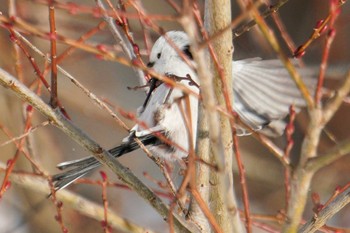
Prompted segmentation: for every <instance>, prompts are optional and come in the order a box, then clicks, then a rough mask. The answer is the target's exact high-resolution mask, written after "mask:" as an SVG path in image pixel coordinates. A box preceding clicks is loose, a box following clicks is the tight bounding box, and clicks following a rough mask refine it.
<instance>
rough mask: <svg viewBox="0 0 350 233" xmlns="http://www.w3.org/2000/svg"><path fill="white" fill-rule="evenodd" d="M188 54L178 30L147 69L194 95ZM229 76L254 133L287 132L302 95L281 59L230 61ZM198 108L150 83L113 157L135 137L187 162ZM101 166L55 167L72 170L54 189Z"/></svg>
mask: <svg viewBox="0 0 350 233" xmlns="http://www.w3.org/2000/svg"><path fill="white" fill-rule="evenodd" d="M169 41H171V43H169ZM175 47H177V49H175ZM179 51H182V53H183V55H180V54H179ZM191 52H195V51H191V50H190V45H189V40H188V37H187V35H186V34H185V33H184V32H181V31H170V32H168V33H166V35H165V37H164V36H162V37H160V38H159V39H158V40H157V41H156V42H155V44H154V46H153V48H152V51H151V54H150V58H149V63H148V66H149V67H150V68H152V69H153V70H154V71H155V72H156V73H158V74H160V75H165V76H168V77H170V78H173V79H174V80H175V81H176V82H178V83H181V84H182V85H184V86H186V87H187V88H188V89H189V90H191V91H192V92H194V93H197V94H198V93H199V89H200V83H199V80H198V77H197V74H196V71H195V64H194V62H193V60H192V54H191ZM184 56H187V60H189V62H188V63H186V62H185V61H184V59H183V58H184ZM300 71H301V72H302V75H303V76H306V77H305V78H306V82H307V83H308V86H312V85H313V83H314V81H313V80H312V79H311V78H310V73H309V72H308V71H307V70H300ZM232 74H233V83H234V85H233V93H234V96H233V104H232V106H233V110H234V111H235V112H237V114H238V115H239V117H240V119H241V120H242V121H243V122H244V123H245V124H246V125H248V126H249V127H250V128H251V129H253V130H262V133H265V134H268V135H280V134H282V133H283V130H284V127H285V123H284V121H283V119H284V117H285V116H286V115H287V114H288V111H289V106H290V105H292V104H293V105H294V106H295V107H296V109H297V110H298V109H299V108H300V107H302V106H304V105H305V101H304V99H303V98H302V97H301V95H300V91H299V90H298V88H297V87H296V85H295V83H294V82H293V81H292V79H291V78H290V77H289V74H288V72H287V70H286V69H285V68H284V66H283V64H282V63H281V62H280V61H279V60H261V59H260V58H253V59H246V60H240V61H233V62H232ZM185 96H186V98H185ZM186 109H189V111H188V110H187V111H186ZM197 109H198V97H197V96H195V95H193V94H189V95H185V94H184V92H183V91H182V90H181V89H179V88H176V87H171V86H170V85H167V84H165V83H163V82H161V81H159V80H157V79H155V78H152V79H151V81H150V87H149V91H148V95H147V98H146V100H145V102H144V104H143V106H142V107H141V110H140V112H139V116H138V123H137V124H136V125H135V126H134V127H133V128H132V129H131V131H130V134H129V136H128V137H126V138H125V139H124V140H123V143H122V144H121V145H120V146H118V147H115V148H113V149H111V150H110V151H109V152H110V153H111V154H112V155H114V157H120V156H122V155H123V154H125V153H128V152H130V151H133V150H136V149H138V148H139V146H138V144H137V143H136V142H135V141H134V139H135V138H138V139H140V140H141V141H142V142H143V144H144V145H146V146H147V147H148V148H149V150H150V151H151V152H152V153H154V155H156V156H159V157H162V158H164V159H167V160H170V159H179V158H183V157H186V156H187V153H188V152H187V151H188V150H189V142H190V140H189V131H188V126H191V127H192V133H193V135H194V136H193V137H192V138H191V140H192V142H193V145H195V143H196V137H195V135H196V131H197V124H196V123H197V111H198V110H197ZM184 113H185V114H184ZM186 113H190V114H187V115H189V116H187V115H186ZM237 132H238V135H240V136H241V135H246V134H249V130H247V129H245V128H244V127H241V126H237ZM159 135H162V136H161V137H159ZM164 138H165V139H166V140H164ZM100 165H101V164H100V163H99V162H98V161H97V160H96V159H95V158H94V157H88V158H83V159H80V160H74V161H68V162H63V163H61V164H58V166H57V167H58V168H59V169H61V170H63V169H67V168H69V169H70V170H68V171H66V172H63V173H61V174H57V175H54V176H53V180H54V181H55V186H56V188H57V189H62V188H64V187H66V186H67V185H69V184H71V183H72V182H73V181H75V180H76V179H78V178H79V177H82V176H83V175H85V174H86V173H88V172H90V171H91V170H92V169H94V168H96V167H98V166H100Z"/></svg>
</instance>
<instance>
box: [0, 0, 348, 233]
mask: <svg viewBox="0 0 350 233" xmlns="http://www.w3.org/2000/svg"><path fill="white" fill-rule="evenodd" d="M40 2H45V1H27V0H18V1H4V0H2V4H0V11H1V12H2V15H3V16H6V17H8V16H9V3H15V7H14V8H15V9H16V11H17V12H16V15H17V16H18V17H20V18H21V19H22V20H23V21H25V22H26V23H28V24H30V25H32V26H33V27H34V28H38V29H40V30H42V31H45V32H48V31H49V21H48V19H49V18H48V7H47V5H46V4H42V3H40ZM59 2H60V3H63V4H64V3H66V1H59ZM70 2H73V3H74V4H77V6H95V5H94V1H83V0H81V1H78V0H73V1H70ZM113 2H114V1H113ZM173 2H176V3H179V4H180V5H181V2H182V1H180V0H176V1H173ZM200 2H201V3H202V1H200ZM275 2H276V1H275ZM275 2H272V4H274V3H275ZM142 5H143V7H144V8H145V10H146V12H147V13H149V14H160V15H167V14H170V15H175V14H176V12H175V11H174V9H173V8H172V7H171V6H170V5H169V3H168V1H164V0H144V1H142ZM71 9H72V8H71ZM127 10H128V11H134V10H133V9H132V7H127ZM232 12H233V17H234V18H235V17H237V16H238V15H239V14H241V13H242V10H241V8H240V6H239V4H238V3H237V2H236V1H234V0H233V1H232ZM349 12H350V4H348V3H347V4H345V5H344V6H343V7H342V13H341V14H340V16H339V18H338V20H337V21H336V26H335V29H336V31H337V36H336V38H335V41H334V43H333V45H332V49H331V53H330V60H329V64H330V67H331V69H330V71H329V73H328V75H327V76H328V77H329V79H328V80H327V81H326V85H327V87H328V88H330V89H334V88H336V87H338V86H339V85H340V84H341V80H342V78H343V77H344V75H345V73H346V71H347V70H348V69H349V68H350V62H349V61H350V52H349V51H350V47H349V42H350V14H349ZM55 13H56V27H57V32H58V33H59V34H60V35H63V36H65V37H66V38H70V39H78V38H79V37H80V36H81V35H82V34H84V33H86V32H87V31H89V30H90V29H91V28H93V27H96V25H97V24H98V23H99V22H101V21H102V19H101V18H99V17H94V16H93V14H92V13H91V12H90V13H77V14H73V13H72V11H69V10H63V9H59V8H57V9H56V12H55ZM328 13H329V1H328V0H308V1H289V2H288V3H287V4H285V5H284V6H283V7H282V8H281V9H280V10H279V14H280V17H281V19H282V21H283V23H284V24H285V27H286V31H287V32H288V33H289V35H290V36H291V38H292V40H293V41H294V43H295V44H296V46H299V45H301V44H302V43H304V42H305V41H306V40H307V39H308V38H309V36H310V35H311V33H312V31H313V28H314V26H315V24H316V22H317V21H319V20H320V19H324V18H325V17H326V16H327V15H328ZM268 22H269V25H271V26H272V28H275V26H274V25H275V24H274V23H273V21H272V19H271V18H269V19H268ZM129 23H130V28H131V29H132V32H133V36H134V38H135V41H136V42H137V44H138V45H139V47H140V49H141V53H142V54H143V55H144V56H143V60H144V61H145V62H147V61H148V58H147V50H146V49H145V45H144V43H143V35H142V30H141V27H140V23H139V20H137V19H131V20H130V21H129ZM157 24H158V25H159V26H161V27H163V28H164V29H165V30H166V31H168V30H181V28H180V26H179V24H177V23H176V22H171V21H161V20H160V21H157ZM276 34H277V35H278V37H279V39H281V36H280V34H279V33H278V31H276ZM24 35H25V37H26V38H27V39H28V40H29V41H30V42H31V43H33V44H34V45H35V46H37V47H38V48H39V49H41V50H42V51H43V52H44V53H47V54H48V53H49V52H50V43H49V41H48V40H47V39H42V38H39V37H37V36H34V35H31V34H28V33H24ZM150 35H151V40H152V41H153V42H154V41H155V40H156V39H157V38H158V34H157V33H155V32H153V31H151V32H150ZM324 41H325V36H322V37H321V38H320V39H318V40H316V41H315V42H314V43H313V44H312V45H311V46H310V47H309V48H308V50H307V53H306V55H305V56H304V59H303V60H304V62H305V63H306V64H307V66H310V67H314V68H315V69H316V68H317V67H318V66H319V64H320V61H321V57H322V52H323V46H324ZM87 43H90V44H93V45H105V46H107V48H109V49H115V50H118V45H116V42H115V41H114V39H113V37H112V35H111V33H110V32H109V31H108V29H107V28H105V29H102V30H101V31H99V32H98V33H97V34H96V35H95V36H93V37H92V38H90V39H89V40H88V41H87ZM281 44H282V46H283V47H284V49H285V51H286V53H287V54H289V55H290V56H291V53H290V52H289V51H288V48H287V46H286V45H285V43H283V41H282V39H281ZM234 46H235V53H234V59H243V58H250V57H263V58H275V57H276V55H275V54H274V53H273V52H272V50H271V48H270V46H269V45H268V44H267V42H265V40H264V38H263V37H262V35H261V34H260V33H259V31H258V30H255V29H253V30H250V31H249V32H246V33H244V34H243V35H242V36H240V37H238V38H236V39H235V40H234ZM67 47H68V46H67V45H66V44H64V43H58V54H60V53H62V52H63V51H64V50H65V49H66V48H67ZM30 51H31V50H30ZM31 55H32V56H33V57H34V58H35V60H36V63H37V64H38V65H39V67H40V69H41V70H43V67H44V65H45V61H44V59H42V58H41V57H40V56H38V55H37V54H35V53H34V52H32V51H31ZM21 64H22V66H23V69H22V70H23V77H24V83H26V84H30V83H32V82H33V80H35V79H36V76H35V73H34V72H33V71H34V70H33V67H32V66H31V65H30V63H29V62H28V60H27V58H26V57H24V56H22V58H21ZM15 65H16V63H15V52H14V48H13V43H12V42H11V40H10V38H9V32H8V31H7V29H6V28H5V27H3V26H2V27H0V67H1V68H2V69H5V70H6V71H8V72H10V73H12V74H14V75H15ZM60 65H61V66H62V67H63V68H64V69H65V70H67V71H68V72H69V73H70V74H71V75H73V76H74V77H75V78H76V79H77V80H79V81H80V82H81V83H82V84H83V85H84V86H85V87H86V88H88V89H89V90H90V91H91V92H93V93H94V94H96V95H97V96H98V97H99V98H101V99H104V100H106V101H107V102H108V103H111V104H112V106H115V107H120V108H122V109H123V110H125V111H128V112H132V113H136V109H137V107H138V106H140V105H141V104H142V103H143V100H144V97H145V93H144V92H143V91H142V90H136V91H135V90H129V89H128V88H127V87H135V86H138V85H139V80H138V77H137V75H136V73H135V71H133V69H131V68H130V67H126V66H123V65H121V64H119V63H117V62H111V61H105V60H102V59H99V58H98V57H96V56H95V55H94V54H91V53H88V52H86V51H83V50H79V49H77V50H75V51H74V52H73V53H72V54H71V55H70V56H68V57H67V58H65V59H64V60H63V61H62V63H60ZM49 78H50V77H49V75H47V76H46V79H47V80H49ZM58 80H59V81H58V83H59V89H58V93H59V99H60V101H61V102H62V104H63V106H64V107H65V109H66V111H67V112H68V114H69V116H70V117H71V119H72V121H73V122H74V124H76V125H77V126H78V127H80V128H81V129H82V130H83V131H84V132H86V133H87V134H88V135H89V136H90V137H92V138H93V139H94V140H96V141H97V142H98V143H100V144H101V145H102V146H104V147H105V148H112V147H113V146H116V145H118V144H119V143H120V142H121V140H122V138H123V137H125V136H126V135H127V134H128V133H127V131H126V130H124V129H123V128H121V127H120V126H119V125H118V124H117V123H116V122H115V121H114V120H113V118H112V117H111V116H110V115H109V114H108V113H106V111H104V110H102V109H100V108H99V107H98V106H97V105H96V104H94V103H93V102H92V100H91V99H89V98H88V97H87V96H86V95H85V94H84V93H83V92H82V91H81V90H79V89H78V88H77V87H76V86H75V85H74V84H73V83H71V82H70V81H69V80H68V79H67V78H65V77H64V76H63V75H61V74H60V75H59V78H58ZM0 96H1V98H0V113H1V114H0V125H1V126H5V127H6V128H7V129H8V130H9V131H10V132H11V133H12V135H14V136H18V135H21V134H22V132H23V118H22V112H23V111H24V108H25V107H23V106H25V105H23V104H22V102H21V101H19V100H18V99H17V97H16V96H14V95H13V94H12V93H11V92H10V91H8V90H5V89H4V88H2V87H0ZM42 98H43V99H44V100H45V101H46V102H48V101H49V95H48V92H47V90H45V89H44V88H43V90H42ZM349 119H350V106H349V105H346V104H343V106H342V107H341V109H340V110H339V112H338V113H337V114H336V116H335V117H334V118H333V120H332V121H331V122H330V123H329V125H328V126H327V131H328V132H329V134H331V135H333V137H334V138H335V139H336V142H340V141H342V140H344V139H346V138H349V136H350V133H349V132H350V124H349ZM44 120H45V119H44V118H43V117H42V116H41V115H40V114H38V113H37V112H35V113H34V118H33V121H32V125H38V124H40V122H42V121H44ZM123 120H124V121H125V122H126V124H127V125H128V126H130V127H131V126H132V125H133V124H134V122H132V121H130V120H128V119H125V118H123ZM307 124H308V122H307V117H306V114H305V113H301V114H300V115H299V116H298V119H297V123H296V133H295V134H294V139H295V146H294V149H293V154H292V158H293V160H294V161H297V159H298V152H299V150H300V145H301V142H302V139H303V132H304V129H305V127H306V126H307ZM7 140H8V137H7V136H6V135H5V134H4V133H3V132H0V144H1V143H3V142H5V141H7ZM30 141H31V147H32V152H33V153H32V156H33V157H34V158H35V159H36V160H37V161H38V162H39V164H40V165H41V167H42V168H44V169H45V170H46V171H47V172H48V173H49V174H56V173H58V172H59V171H58V170H57V169H56V167H55V166H56V164H57V163H59V162H62V161H65V160H70V159H77V158H81V157H83V156H85V155H86V151H84V149H82V148H81V147H80V146H79V145H77V144H76V143H75V142H74V141H72V140H71V139H70V138H69V137H68V136H66V135H65V134H63V133H62V132H60V131H59V130H58V129H56V128H55V127H53V126H46V127H41V128H39V129H38V130H36V131H35V132H33V133H32V134H31V136H30ZM274 141H275V142H276V143H277V144H278V145H280V146H281V148H284V145H285V139H284V137H281V138H276V139H274ZM240 145H241V151H242V156H243V159H244V165H245V169H246V172H247V178H248V180H247V183H248V189H249V198H250V203H251V210H252V212H253V213H256V214H270V215H275V214H277V213H278V211H279V210H280V209H282V208H284V184H283V179H282V178H281V177H283V173H284V170H283V167H282V165H281V164H280V162H279V161H278V160H277V159H276V158H275V157H274V156H273V155H271V154H270V153H269V152H268V150H267V149H266V148H264V147H263V146H262V145H260V144H259V143H258V142H257V141H256V140H255V139H254V138H252V137H244V138H240ZM334 145H335V142H334V141H332V140H331V139H330V138H329V137H328V136H327V135H326V133H324V135H323V137H322V140H321V143H320V148H319V151H320V152H322V151H325V150H327V149H328V148H331V147H332V146H334ZM15 151H16V147H15V145H14V144H13V143H10V144H8V145H5V146H1V147H0V161H2V162H3V163H6V162H7V161H8V160H9V159H10V158H12V157H13V156H14V154H15ZM120 161H121V162H122V163H123V164H124V165H125V166H127V167H129V168H130V169H131V170H132V171H133V172H134V173H135V174H136V175H137V176H138V177H139V178H140V179H141V180H143V181H144V182H145V183H146V184H148V185H149V186H151V187H153V188H158V189H159V187H158V186H157V184H156V183H155V182H154V181H152V180H151V179H150V178H148V176H151V177H153V178H154V179H156V180H160V181H162V182H164V178H163V177H162V175H161V173H160V172H159V169H158V168H157V167H156V166H155V165H154V164H153V162H152V161H151V160H150V159H148V158H147V157H146V156H145V154H144V153H143V152H142V151H136V152H133V153H130V154H127V155H125V156H123V157H122V158H120ZM15 169H16V171H29V172H31V171H32V168H31V165H30V163H29V162H28V161H27V160H26V159H25V158H24V156H23V155H21V156H20V159H19V161H18V162H17V163H16V167H15ZM102 169H103V168H102ZM104 170H105V171H106V173H107V174H108V177H109V179H110V180H111V181H113V182H116V181H117V177H116V176H115V175H113V174H112V173H110V172H109V171H108V170H107V169H104ZM179 172H180V168H179V167H178V166H176V165H175V167H174V172H173V174H172V178H173V179H174V180H178V181H179V180H181V176H180V175H179ZM145 173H146V174H148V175H145ZM3 174H4V172H3V171H1V172H0V180H2V177H3ZM235 175H236V178H237V181H236V184H238V185H237V196H239V197H240V195H241V191H240V186H239V181H238V176H237V172H236V171H235ZM349 177H350V157H349V156H344V157H343V158H342V159H340V160H338V161H337V162H335V163H333V164H332V165H330V166H328V167H326V168H324V169H322V170H320V171H319V172H318V173H317V175H316V176H315V177H314V179H313V186H312V188H311V190H310V193H311V192H317V193H318V194H319V195H320V197H321V202H324V201H326V200H327V199H328V198H329V197H330V196H331V195H332V193H333V192H334V190H335V188H336V187H337V186H338V185H345V184H346V183H348V182H349V181H350V179H349ZM89 178H90V179H92V180H95V179H97V180H98V179H99V180H100V179H101V177H100V175H99V173H98V171H96V172H95V173H93V174H91V175H90V176H89ZM69 189H70V190H72V191H74V192H76V193H79V194H81V195H82V196H84V197H86V198H88V199H89V200H92V201H94V202H96V203H99V204H102V199H101V188H100V187H98V186H96V185H89V184H77V185H72V186H71V187H69ZM46 195H47V194H43V193H37V192H33V191H32V190H28V189H25V188H23V187H21V186H18V185H15V184H13V185H12V186H11V187H10V189H9V190H8V191H7V192H6V193H5V195H4V196H3V198H2V199H1V200H0V232H1V233H10V232H13V233H26V232H36V233H44V232H53V233H55V232H62V231H61V229H60V227H59V225H58V223H57V222H56V220H55V217H54V216H55V206H54V205H53V204H52V202H51V201H50V200H49V199H47V196H46ZM164 200H165V201H166V202H167V203H169V200H167V199H164ZM108 201H109V205H110V208H111V209H112V210H113V211H115V212H118V213H120V215H121V216H123V217H125V218H127V219H129V220H131V221H133V222H136V223H138V224H139V225H141V226H144V227H146V228H150V229H152V230H154V231H156V232H164V231H165V230H166V229H167V224H166V223H165V222H164V221H163V220H162V218H161V217H160V216H159V215H158V214H157V213H156V212H155V211H154V210H153V209H152V208H151V207H149V205H148V204H147V203H145V201H144V200H142V199H141V198H140V197H138V196H137V195H136V194H135V193H133V192H132V191H129V190H126V189H123V188H115V187H113V188H109V189H108ZM239 201H241V200H240V199H239ZM309 203H311V201H310V202H309ZM312 215H313V213H312V205H311V204H310V205H308V206H307V207H306V212H305V215H304V217H305V219H308V218H309V217H311V216H312ZM349 216H350V207H349V206H348V207H345V208H344V209H343V210H342V211H341V212H340V213H338V214H337V215H336V216H335V217H334V218H332V219H331V220H330V221H329V222H328V224H329V225H331V226H335V227H340V228H348V229H350V223H349V221H348V220H349ZM64 223H65V225H66V226H67V227H68V229H69V232H87V233H88V232H102V231H103V229H102V227H101V223H100V222H98V221H96V220H94V219H91V218H89V217H84V216H82V215H80V214H79V213H77V212H76V211H74V210H73V209H71V208H70V207H69V206H64ZM260 231H261V230H259V229H254V232H260ZM113 232H118V231H117V230H114V231H113ZM262 232H263V231H262Z"/></svg>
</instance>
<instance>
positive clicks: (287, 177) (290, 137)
mask: <svg viewBox="0 0 350 233" xmlns="http://www.w3.org/2000/svg"><path fill="white" fill-rule="evenodd" d="M295 116H296V112H295V109H294V106H293V105H292V106H290V108H289V122H288V124H287V126H286V129H285V132H286V139H287V145H286V147H285V149H284V155H283V157H284V159H285V160H287V161H289V162H290V152H291V150H292V148H293V145H294V140H293V134H294V122H295ZM290 177H291V167H290V166H288V165H286V166H284V189H285V212H286V213H287V212H288V206H289V200H290V190H291V187H290Z"/></svg>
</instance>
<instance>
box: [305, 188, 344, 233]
mask: <svg viewBox="0 0 350 233" xmlns="http://www.w3.org/2000/svg"><path fill="white" fill-rule="evenodd" d="M349 203H350V188H347V189H346V190H345V191H344V192H342V193H341V194H339V195H338V196H337V197H336V198H334V200H333V201H331V202H330V203H329V204H328V205H327V206H326V207H325V208H324V209H322V210H321V211H320V212H319V213H318V214H317V215H315V216H314V217H313V218H312V219H310V220H309V221H308V222H307V223H305V224H304V225H303V226H302V227H301V229H300V230H299V231H298V232H299V233H312V232H315V231H317V230H318V229H319V228H321V227H322V226H323V225H324V224H326V222H327V220H328V219H330V218H331V217H333V216H334V215H335V214H336V213H338V212H339V211H340V210H341V209H342V208H344V207H345V206H346V205H347V204H349Z"/></svg>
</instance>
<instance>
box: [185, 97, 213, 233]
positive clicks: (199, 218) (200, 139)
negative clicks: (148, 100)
mask: <svg viewBox="0 0 350 233" xmlns="http://www.w3.org/2000/svg"><path fill="white" fill-rule="evenodd" d="M196 137H197V145H196V154H197V155H198V156H199V159H200V160H202V161H209V148H210V147H209V143H210V142H209V128H208V124H207V116H206V111H205V109H204V108H203V104H201V103H200V104H199V106H198V128H197V135H196ZM209 174H210V167H209V166H208V165H207V164H204V163H203V162H198V163H196V189H197V190H198V192H199V193H200V195H201V197H202V199H203V201H204V202H205V203H206V204H208V203H209V189H210V185H209ZM188 214H189V216H190V217H191V218H193V219H195V221H196V222H198V223H199V224H200V226H201V228H202V229H201V231H202V232H203V233H207V232H210V227H209V222H208V221H207V220H206V218H205V216H204V214H203V212H202V210H201V208H200V206H199V205H198V203H197V202H195V201H192V202H191V205H190V209H189V213H188Z"/></svg>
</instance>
